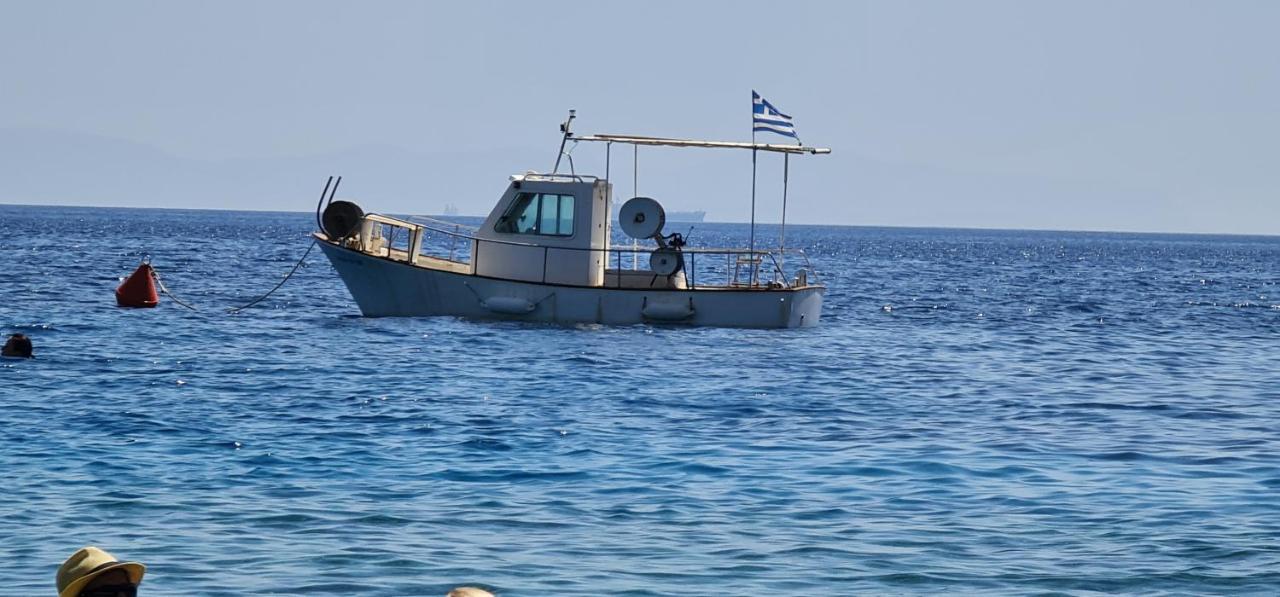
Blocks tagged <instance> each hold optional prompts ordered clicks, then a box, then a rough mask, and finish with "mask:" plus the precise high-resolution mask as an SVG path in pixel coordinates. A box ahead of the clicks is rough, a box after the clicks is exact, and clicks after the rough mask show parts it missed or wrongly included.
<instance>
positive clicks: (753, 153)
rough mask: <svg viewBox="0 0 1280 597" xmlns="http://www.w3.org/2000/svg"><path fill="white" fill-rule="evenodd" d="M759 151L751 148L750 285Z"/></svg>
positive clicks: (753, 269)
mask: <svg viewBox="0 0 1280 597" xmlns="http://www.w3.org/2000/svg"><path fill="white" fill-rule="evenodd" d="M751 142H752V144H755V135H752V141H751ZM757 153H759V150H757V149H756V148H755V147H752V148H751V233H750V236H749V238H750V239H751V240H750V241H749V244H748V251H749V259H751V285H752V286H755V285H756V154H757Z"/></svg>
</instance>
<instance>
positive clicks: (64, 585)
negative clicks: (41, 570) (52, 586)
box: [58, 545, 147, 597]
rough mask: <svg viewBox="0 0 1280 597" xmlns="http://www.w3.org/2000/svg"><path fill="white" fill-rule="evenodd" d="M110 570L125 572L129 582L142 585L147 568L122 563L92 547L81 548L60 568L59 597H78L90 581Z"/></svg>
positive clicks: (138, 564)
mask: <svg viewBox="0 0 1280 597" xmlns="http://www.w3.org/2000/svg"><path fill="white" fill-rule="evenodd" d="M110 570H124V571H125V573H126V574H128V575H129V582H131V583H133V584H135V585H137V584H142V575H143V574H146V572H147V567H146V566H143V565H142V564H141V563H138V562H121V561H119V560H116V557H115V556H113V555H111V554H109V553H107V552H105V551H103V550H101V549H98V548H96V547H94V546H92V545H90V546H88V547H81V548H80V549H78V550H76V552H75V553H73V554H71V557H69V558H67V561H65V562H63V563H62V565H61V566H59V567H58V597H76V595H79V594H80V590H81V589H83V588H84V586H85V585H87V584H89V582H90V581H92V580H93V579H95V578H97V577H98V576H100V575H102V574H103V573H105V572H108V571H110Z"/></svg>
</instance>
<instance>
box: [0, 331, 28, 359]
mask: <svg viewBox="0 0 1280 597" xmlns="http://www.w3.org/2000/svg"><path fill="white" fill-rule="evenodd" d="M31 350H32V349H31V338H28V337H26V336H25V335H23V334H14V335H12V336H9V341H8V342H5V343H4V351H3V355H4V356H6V357H23V358H28V359H29V358H31Z"/></svg>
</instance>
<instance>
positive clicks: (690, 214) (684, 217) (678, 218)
mask: <svg viewBox="0 0 1280 597" xmlns="http://www.w3.org/2000/svg"><path fill="white" fill-rule="evenodd" d="M619 209H621V208H620V206H614V208H613V221H615V222H617V221H618V210H619ZM706 217H707V212H705V211H669V212H667V221H668V222H680V223H684V224H701V223H702V221H703V219H705V218H706Z"/></svg>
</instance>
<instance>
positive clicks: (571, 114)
mask: <svg viewBox="0 0 1280 597" xmlns="http://www.w3.org/2000/svg"><path fill="white" fill-rule="evenodd" d="M577 113H578V111H577V110H569V118H568V119H566V120H565V121H564V122H562V123H561V124H560V132H561V133H564V136H562V137H560V153H557V154H556V165H555V167H553V168H552V169H551V173H552V174H555V173H557V172H559V171H560V158H562V157H564V144H565V142H566V141H568V140H569V137H570V136H571V135H573V133H571V132H569V125H571V124H573V119H574V118H576V117H577Z"/></svg>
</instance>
